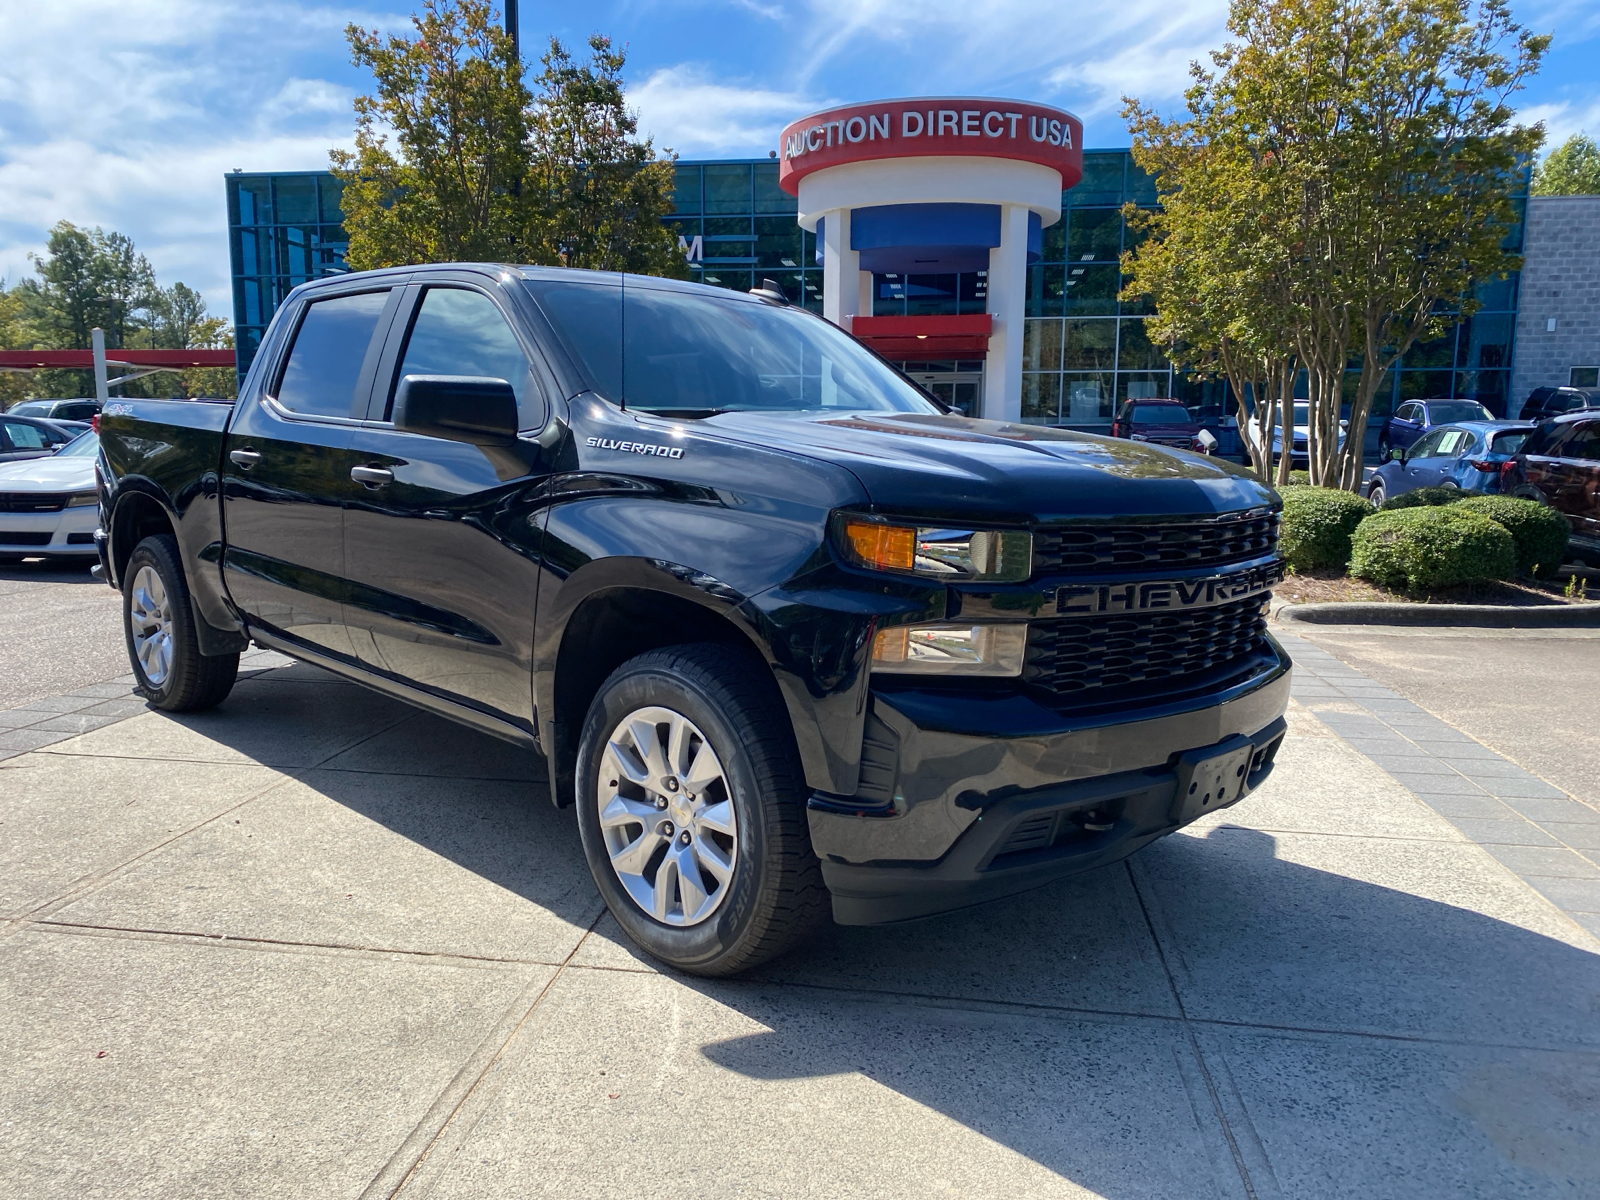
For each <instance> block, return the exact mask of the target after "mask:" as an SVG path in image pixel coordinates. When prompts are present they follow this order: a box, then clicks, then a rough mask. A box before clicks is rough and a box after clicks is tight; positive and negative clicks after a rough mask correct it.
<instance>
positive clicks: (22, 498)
mask: <svg viewBox="0 0 1600 1200" xmlns="http://www.w3.org/2000/svg"><path fill="white" fill-rule="evenodd" d="M70 498H71V493H69V492H0V512H14V513H36V512H60V511H61V510H62V509H63V508H65V507H66V506H67V501H68V499H70Z"/></svg>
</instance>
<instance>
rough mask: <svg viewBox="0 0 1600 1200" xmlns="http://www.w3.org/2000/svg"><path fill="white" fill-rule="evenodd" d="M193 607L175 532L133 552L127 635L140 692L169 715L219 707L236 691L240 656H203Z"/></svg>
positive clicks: (127, 583)
mask: <svg viewBox="0 0 1600 1200" xmlns="http://www.w3.org/2000/svg"><path fill="white" fill-rule="evenodd" d="M195 620H196V618H195V615H194V604H193V602H192V601H191V600H190V597H189V583H188V580H187V579H185V578H184V574H183V566H182V563H181V562H180V560H179V558H178V543H177V541H176V539H174V538H173V537H172V536H171V535H170V534H162V535H160V536H157V537H147V538H145V539H144V541H142V542H140V543H139V544H138V545H137V546H135V547H134V549H133V554H132V555H131V556H130V557H129V559H128V566H127V569H126V571H125V572H124V576H123V582H122V632H123V637H124V638H125V639H126V641H127V644H128V660H129V661H130V662H131V663H132V664H133V676H134V679H135V681H136V682H137V683H138V687H139V691H140V692H141V693H142V694H143V695H144V697H145V699H146V700H148V701H149V702H150V703H151V704H152V705H153V706H154V707H156V708H159V709H162V710H164V711H166V712H197V711H199V710H201V709H207V708H215V707H216V706H217V705H218V704H221V703H222V701H223V700H225V699H226V698H227V695H228V693H229V692H230V691H232V690H233V681H234V679H235V678H236V677H237V675H238V673H239V656H238V655H237V654H216V655H207V654H201V653H200V642H199V636H198V634H197V632H196V628H195Z"/></svg>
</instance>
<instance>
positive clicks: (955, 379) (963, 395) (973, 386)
mask: <svg viewBox="0 0 1600 1200" xmlns="http://www.w3.org/2000/svg"><path fill="white" fill-rule="evenodd" d="M907 374H908V375H910V376H911V378H912V379H914V380H916V381H917V382H918V383H920V384H921V385H922V386H923V387H925V388H927V389H928V390H929V391H930V392H932V393H933V394H934V396H935V397H936V398H937V399H939V400H942V401H943V402H944V403H946V404H948V405H950V407H951V408H954V409H957V410H958V411H960V412H962V413H964V414H965V415H966V416H969V417H977V416H981V415H982V414H983V372H982V371H908V372H907Z"/></svg>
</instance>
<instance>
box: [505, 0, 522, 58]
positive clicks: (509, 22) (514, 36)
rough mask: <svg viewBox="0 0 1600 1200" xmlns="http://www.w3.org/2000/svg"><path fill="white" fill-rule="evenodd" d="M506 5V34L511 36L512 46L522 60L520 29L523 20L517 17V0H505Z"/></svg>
mask: <svg viewBox="0 0 1600 1200" xmlns="http://www.w3.org/2000/svg"><path fill="white" fill-rule="evenodd" d="M505 5H506V34H507V36H509V37H510V38H511V48H512V49H513V50H515V51H516V52H517V61H518V62H519V63H520V62H521V61H522V39H521V37H520V36H519V34H518V30H519V29H520V28H521V26H522V22H521V21H520V20H519V19H518V18H517V0H505Z"/></svg>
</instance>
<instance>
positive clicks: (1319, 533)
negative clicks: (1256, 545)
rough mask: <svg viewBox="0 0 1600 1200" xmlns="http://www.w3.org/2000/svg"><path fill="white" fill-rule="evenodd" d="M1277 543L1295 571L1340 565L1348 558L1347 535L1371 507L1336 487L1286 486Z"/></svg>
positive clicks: (1352, 494) (1348, 541)
mask: <svg viewBox="0 0 1600 1200" xmlns="http://www.w3.org/2000/svg"><path fill="white" fill-rule="evenodd" d="M1279 491H1280V493H1281V494H1282V496H1283V525H1282V527H1281V529H1280V531H1279V535H1278V538H1279V540H1278V547H1279V549H1280V550H1281V551H1282V552H1283V560H1284V562H1286V563H1288V564H1289V566H1291V567H1293V568H1294V569H1295V570H1296V571H1307V570H1310V569H1311V568H1313V567H1340V568H1343V567H1344V565H1345V564H1346V563H1348V562H1349V561H1350V535H1351V534H1352V533H1354V532H1355V530H1356V526H1357V525H1359V524H1361V518H1363V517H1365V516H1367V515H1368V514H1369V513H1371V512H1372V508H1371V506H1370V505H1368V504H1367V502H1366V501H1365V500H1363V499H1362V498H1361V497H1360V496H1357V495H1355V494H1354V493H1352V492H1344V491H1340V490H1339V489H1338V488H1319V487H1285V488H1280V489H1279Z"/></svg>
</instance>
